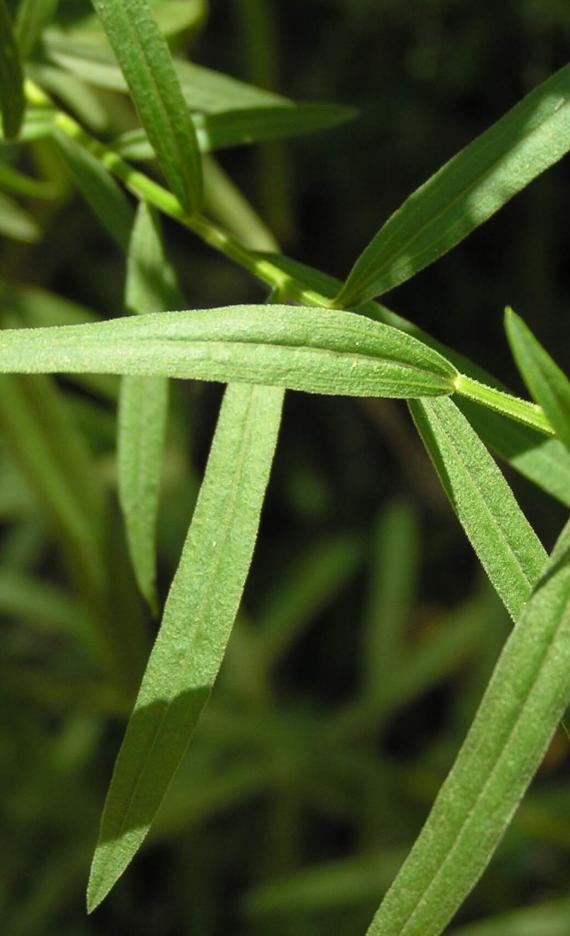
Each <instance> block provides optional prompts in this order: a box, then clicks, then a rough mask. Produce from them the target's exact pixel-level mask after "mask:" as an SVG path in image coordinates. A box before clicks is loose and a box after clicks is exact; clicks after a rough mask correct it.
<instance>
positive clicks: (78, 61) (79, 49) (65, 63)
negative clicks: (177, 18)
mask: <svg viewBox="0 0 570 936" xmlns="http://www.w3.org/2000/svg"><path fill="white" fill-rule="evenodd" d="M45 45H46V51H47V53H48V55H49V57H50V59H51V60H52V61H53V62H57V64H59V65H61V67H62V68H65V69H66V70H67V71H70V72H72V73H73V74H75V75H77V76H78V77H79V78H83V80H84V81H87V82H89V83H90V84H93V85H96V86H97V87H101V88H110V89H111V90H113V91H123V92H124V91H126V90H127V84H126V82H125V79H124V78H123V75H122V73H121V70H120V69H119V68H117V64H116V61H115V59H114V57H113V55H112V54H111V52H110V50H109V49H105V48H100V47H98V46H93V45H90V44H89V43H86V42H83V43H82V42H80V41H76V40H75V39H74V38H70V37H69V35H67V34H66V33H63V34H61V35H59V34H58V33H56V32H55V31H50V33H49V34H48V35H47V36H46V43H45ZM174 69H175V71H176V74H177V76H178V80H179V82H180V84H181V86H182V93H183V95H184V98H185V100H186V104H187V106H188V107H189V108H190V109H191V110H197V111H206V112H207V113H215V112H216V111H229V110H243V109H244V108H249V107H273V106H276V105H279V104H283V105H287V104H290V103H291V102H290V101H289V100H288V99H287V98H284V97H281V96H280V95H279V94H274V93H273V92H270V91H265V90H262V89H261V88H256V87H254V86H253V85H249V84H246V83H245V82H243V81H238V80H237V79H235V78H231V77H230V76H229V75H224V74H222V73H221V72H216V71H212V69H210V68H204V67H203V66H201V65H194V64H193V63H192V64H191V63H190V62H183V61H180V60H179V59H174Z"/></svg>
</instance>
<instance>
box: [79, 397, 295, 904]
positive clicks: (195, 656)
mask: <svg viewBox="0 0 570 936" xmlns="http://www.w3.org/2000/svg"><path fill="white" fill-rule="evenodd" d="M282 402H283V392H282V391H281V390H269V389H268V388H266V387H254V388H251V387H246V386H238V385H235V386H231V387H228V389H227V391H226V395H225V398H224V401H223V404H222V409H221V412H220V417H219V420H218V426H217V429H216V433H215V436H214V441H213V443H212V448H211V451H210V456H209V459H208V465H207V468H206V474H205V476H204V480H203V482H202V487H201V490H200V494H199V498H198V502H197V505H196V509H195V512H194V517H193V518H192V523H191V526H190V530H189V533H188V537H187V540H186V543H185V545H184V550H183V553H182V558H181V561H180V565H179V567H178V570H177V572H176V575H175V577H174V580H173V583H172V587H171V590H170V594H169V597H168V600H167V603H166V607H165V611H164V617H163V621H162V625H161V629H160V632H159V635H158V637H157V640H156V643H155V646H154V648H153V651H152V653H151V656H150V659H149V662H148V666H147V669H146V672H145V675H144V678H143V682H142V685H141V688H140V692H139V695H138V698H137V702H136V705H135V709H134V712H133V714H132V716H131V719H130V721H129V725H128V727H127V732H126V735H125V739H124V741H123V745H122V747H121V750H120V752H119V756H118V758H117V763H116V766H115V770H114V773H113V779H112V781H111V786H110V789H109V793H108V796H107V801H106V804H105V809H104V812H103V817H102V821H101V830H100V835H99V841H98V845H97V848H96V851H95V856H94V859H93V865H92V869H91V876H90V880H89V887H88V908H89V910H90V911H91V910H93V909H94V908H95V907H96V906H97V905H98V904H99V903H100V902H101V901H102V900H103V899H104V897H105V896H106V894H107V893H108V892H109V890H110V889H111V888H112V887H113V885H114V884H115V882H116V881H117V880H118V878H119V877H120V875H121V874H122V873H123V871H124V870H125V868H126V867H127V865H128V864H129V862H130V861H131V859H132V857H133V856H134V854H135V853H136V851H137V850H138V848H139V847H140V845H141V844H142V842H143V840H144V838H145V836H146V834H147V832H148V829H149V827H150V824H151V822H152V820H153V818H154V815H155V813H156V811H157V809H158V807H159V805H160V802H161V800H162V798H163V796H164V794H165V792H166V790H167V788H168V785H169V783H170V781H171V779H172V776H173V774H174V773H175V771H176V769H177V767H178V765H179V763H180V761H181V759H182V757H183V755H184V753H185V751H186V748H187V746H188V743H189V741H190V737H191V735H192V732H193V730H194V728H195V726H196V724H197V721H198V718H199V716H200V713H201V711H202V709H203V707H204V705H205V704H206V701H207V699H208V696H209V694H210V691H211V688H212V685H213V683H214V680H215V678H216V675H217V673H218V669H219V667H220V665H221V662H222V658H223V655H224V651H225V647H226V644H227V641H228V638H229V635H230V631H231V628H232V625H233V622H234V618H235V615H236V613H237V609H238V606H239V602H240V600H241V595H242V591H243V587H244V583H245V579H246V575H247V572H248V569H249V565H250V562H251V557H252V554H253V549H254V545H255V540H256V536H257V530H258V526H259V518H260V513H261V508H262V504H263V500H264V496H265V490H266V487H267V482H268V479H269V472H270V469H271V462H272V459H273V453H274V450H275V444H276V441H277V433H278V429H279V417H280V413H281V407H282Z"/></svg>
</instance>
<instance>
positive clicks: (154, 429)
mask: <svg viewBox="0 0 570 936" xmlns="http://www.w3.org/2000/svg"><path fill="white" fill-rule="evenodd" d="M179 304H180V293H179V291H178V288H177V283H176V273H175V272H174V269H173V268H172V267H171V266H170V264H169V263H168V260H167V258H166V256H165V254H164V250H163V247H162V240H161V233H160V226H159V222H158V218H157V217H156V215H155V214H154V213H153V212H152V210H151V209H150V208H149V207H148V206H147V205H145V204H144V202H143V203H141V205H140V207H139V209H138V212H137V218H136V221H135V225H134V228H133V233H132V237H131V242H130V247H129V254H128V260H127V285H126V305H127V308H128V309H129V310H130V311H131V312H154V311H157V310H161V309H171V308H175V307H176V306H177V305H179ZM167 419H168V380H167V378H165V377H123V379H122V381H121V394H120V403H119V425H118V439H117V457H118V470H119V500H120V503H121V508H122V510H123V515H124V518H125V524H126V530H127V541H128V544H129V550H130V554H131V558H132V562H133V568H134V571H135V576H136V579H137V583H138V586H139V588H140V590H141V592H142V594H143V595H144V596H145V598H146V600H147V601H148V603H149V605H150V606H151V608H153V609H154V610H156V608H157V599H156V584H155V583H156V519H157V516H158V506H159V499H160V478H161V473H162V460H163V452H164V441H165V436H166V423H167Z"/></svg>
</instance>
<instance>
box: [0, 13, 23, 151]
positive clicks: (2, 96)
mask: <svg viewBox="0 0 570 936" xmlns="http://www.w3.org/2000/svg"><path fill="white" fill-rule="evenodd" d="M24 108H25V100H24V76H23V73H22V64H21V62H20V53H19V51H18V46H17V44H16V38H15V36H14V30H13V28H12V20H11V18H10V14H9V12H8V7H7V6H6V0H0V110H1V111H2V126H3V128H4V136H6V137H7V138H8V139H11V138H12V137H17V136H18V133H19V132H20V127H21V126H22V120H23V118H24Z"/></svg>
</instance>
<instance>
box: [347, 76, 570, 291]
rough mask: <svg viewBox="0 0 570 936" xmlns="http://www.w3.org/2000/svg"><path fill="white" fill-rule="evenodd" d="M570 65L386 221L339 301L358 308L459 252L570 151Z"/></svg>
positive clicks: (500, 121) (446, 167) (496, 124)
mask: <svg viewBox="0 0 570 936" xmlns="http://www.w3.org/2000/svg"><path fill="white" fill-rule="evenodd" d="M569 92H570V66H566V67H564V68H562V69H561V70H560V71H558V72H556V73H555V74H554V75H552V76H551V77H550V78H548V79H547V81H545V82H543V83H542V84H541V85H539V86H538V87H537V88H535V89H534V90H533V91H531V93H530V94H528V95H527V96H526V97H525V98H523V100H522V101H520V102H519V103H518V104H517V105H516V107H514V108H513V109H512V110H511V111H509V112H508V113H507V114H506V115H505V116H504V117H502V118H501V119H500V120H498V121H497V123H495V124H493V126H492V127H490V128H489V129H488V130H486V131H485V133H483V134H481V136H479V137H477V138H476V139H475V140H474V141H473V142H472V143H469V144H468V145H467V146H466V147H465V149H463V150H462V151H461V152H460V153H458V154H457V155H456V156H454V157H453V159H451V160H450V161H449V162H447V163H446V164H445V165H444V166H443V167H442V168H441V169H440V170H439V171H438V172H436V174H435V175H434V176H432V177H431V179H429V180H428V181H427V182H426V183H425V184H424V185H422V186H421V187H420V188H419V189H418V190H417V191H416V192H414V193H413V195H411V196H410V197H409V198H408V199H407V200H406V201H405V202H404V203H403V205H402V206H401V207H400V208H399V209H398V210H397V211H396V212H395V213H394V214H393V215H392V216H391V217H390V218H389V219H388V221H387V222H386V223H385V224H384V225H383V226H382V227H381V229H380V230H379V232H378V233H377V234H376V236H375V237H374V238H373V240H372V241H371V242H370V244H369V245H368V247H367V248H366V249H365V250H364V252H363V253H362V254H361V255H360V257H359V258H358V260H357V261H356V263H355V264H354V266H353V268H352V270H351V272H350V274H349V276H348V279H347V281H346V283H345V285H344V286H343V287H342V289H341V291H340V293H339V294H338V297H337V299H336V305H338V306H339V307H344V308H346V307H349V306H354V305H358V304H359V303H361V302H364V301H365V300H367V299H372V298H374V296H380V295H382V293H385V292H388V290H390V289H394V287H395V286H399V285H400V284H401V283H403V282H405V281H406V280H407V279H409V278H410V277H411V276H415V274H416V273H418V272H419V271H420V270H423V269H424V267H426V266H429V264H430V263H433V262H434V261H435V260H437V259H438V258H439V257H441V256H443V254H445V253H447V252H448V251H449V250H451V248H452V247H455V245H456V244H458V243H459V242H460V241H462V240H463V238H465V237H467V235H468V234H470V233H471V231H473V230H475V228H477V227H479V225H480V224H483V223H484V222H485V221H487V220H488V218H490V217H491V216H492V215H493V214H495V212H496V211H498V210H499V209H500V208H501V207H502V206H503V205H504V204H505V203H506V202H508V201H509V199H511V198H512V197H513V196H514V195H516V194H517V192H520V191H521V190H522V189H523V188H525V186H527V185H528V184H529V182H532V180H533V179H534V178H536V176H538V175H540V173H541V172H544V171H545V170H546V169H548V168H549V167H550V166H552V165H553V164H554V163H556V162H558V160H559V159H561V158H562V157H563V156H564V155H565V154H566V153H567V152H568V149H570V101H569V97H568V95H569Z"/></svg>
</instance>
